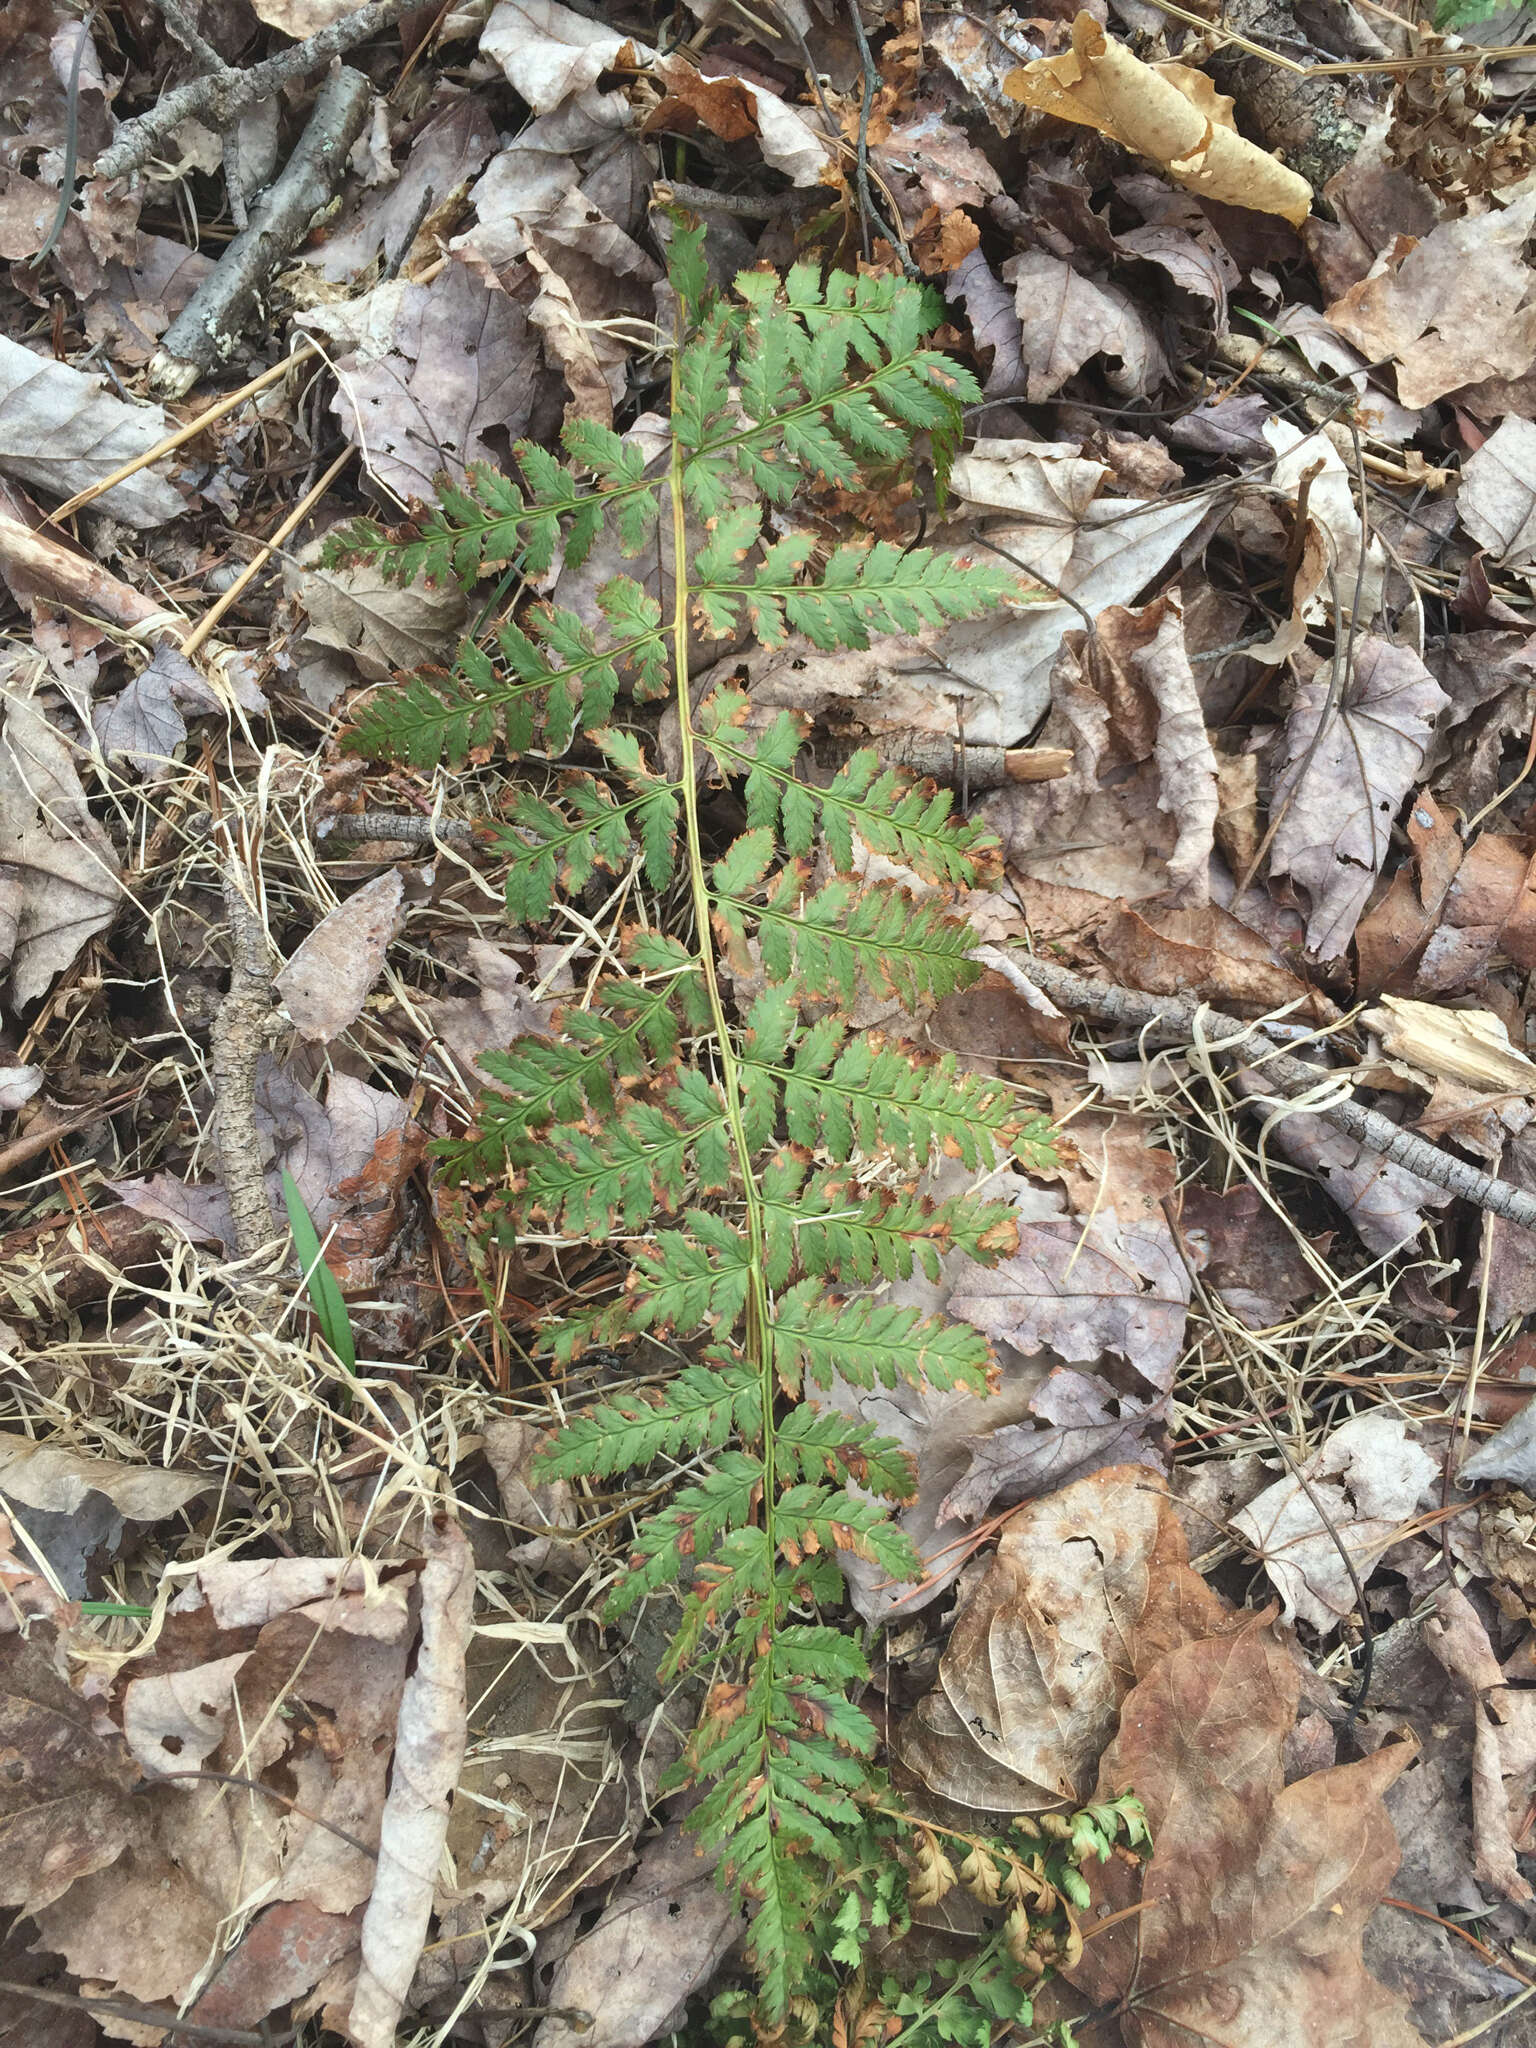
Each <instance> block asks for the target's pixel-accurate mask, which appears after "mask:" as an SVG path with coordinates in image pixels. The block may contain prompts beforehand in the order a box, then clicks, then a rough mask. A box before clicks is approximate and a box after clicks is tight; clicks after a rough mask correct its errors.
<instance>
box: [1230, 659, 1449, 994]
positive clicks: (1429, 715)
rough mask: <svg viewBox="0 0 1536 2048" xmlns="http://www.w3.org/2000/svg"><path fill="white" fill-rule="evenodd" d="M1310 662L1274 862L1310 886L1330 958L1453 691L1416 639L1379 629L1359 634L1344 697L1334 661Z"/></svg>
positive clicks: (1322, 951)
mask: <svg viewBox="0 0 1536 2048" xmlns="http://www.w3.org/2000/svg"><path fill="white" fill-rule="evenodd" d="M1297 660H1298V666H1300V664H1301V661H1302V660H1303V657H1302V656H1298V657H1297ZM1308 666H1309V667H1310V669H1311V673H1310V674H1307V675H1305V677H1304V680H1303V681H1302V682H1301V683H1300V684H1299V685H1298V688H1297V691H1296V699H1295V703H1294V705H1293V707H1292V710H1291V715H1290V718H1289V720H1288V722H1287V724H1286V729H1285V739H1284V742H1283V748H1282V754H1281V761H1280V766H1279V769H1278V772H1277V774H1276V777H1275V786H1274V793H1273V795H1272V797H1271V799H1270V816H1271V818H1272V819H1276V820H1278V823H1277V826H1276V830H1275V836H1274V840H1273V842H1272V844H1271V847H1270V856H1269V868H1270V873H1271V875H1272V876H1281V875H1286V876H1289V877H1290V879H1291V881H1292V882H1293V883H1294V884H1296V885H1297V886H1298V887H1300V888H1302V889H1304V890H1305V891H1306V892H1307V897H1308V901H1309V906H1310V908H1309V912H1308V917H1307V944H1308V946H1309V947H1310V949H1311V950H1312V951H1313V952H1314V953H1315V954H1316V955H1317V957H1318V958H1319V959H1322V960H1332V959H1336V958H1338V956H1339V955H1340V954H1342V953H1343V951H1344V949H1345V947H1346V946H1347V945H1348V944H1349V941H1350V938H1351V936H1352V934H1353V932H1354V929H1355V925H1356V922H1357V921H1358V919H1359V916H1360V913H1361V912H1362V911H1363V910H1364V908H1365V905H1366V901H1367V899H1368V897H1369V896H1370V892H1371V884H1372V881H1373V880H1374V878H1375V876H1376V875H1377V873H1378V872H1379V871H1380V868H1381V864H1382V862H1383V860H1384V859H1385V857H1386V852H1387V848H1388V846H1389V844H1390V843H1391V836H1392V824H1393V820H1394V819H1395V818H1396V816H1397V811H1398V807H1399V805H1400V804H1401V803H1402V801H1403V798H1404V797H1405V796H1406V795H1407V794H1408V792H1409V790H1410V789H1411V788H1412V787H1413V785H1414V783H1415V781H1416V780H1417V778H1418V775H1419V772H1420V770H1421V769H1422V767H1423V764H1424V756H1425V751H1426V749H1427V747H1428V744H1429V739H1430V734H1431V733H1432V732H1433V730H1434V724H1435V720H1436V719H1437V718H1438V716H1439V715H1440V713H1441V712H1442V711H1443V710H1444V709H1445V708H1446V706H1447V704H1448V703H1449V701H1450V700H1449V698H1447V696H1446V694H1445V692H1444V691H1443V690H1442V689H1441V688H1440V685H1439V684H1438V683H1437V682H1436V681H1435V679H1434V677H1433V676H1432V675H1431V674H1430V673H1429V670H1428V669H1427V668H1426V667H1425V666H1424V664H1423V662H1422V661H1420V659H1419V657H1418V656H1417V655H1416V654H1415V653H1414V652H1413V650H1412V649H1411V648H1409V647H1401V646H1396V645H1394V644H1393V642H1391V641H1390V640H1384V639H1382V638H1381V637H1380V636H1379V635H1376V634H1370V635H1368V636H1366V637H1365V638H1363V639H1361V640H1360V641H1359V642H1358V644H1357V646H1356V650H1355V660H1354V663H1353V669H1352V673H1351V674H1350V675H1349V676H1348V677H1347V678H1346V679H1345V682H1344V687H1343V690H1342V692H1341V693H1340V697H1339V701H1338V703H1337V704H1335V703H1333V702H1332V698H1331V682H1332V667H1331V664H1329V663H1327V662H1310V663H1309V664H1308ZM1320 727H1321V728H1322V731H1321V735H1319V728H1320Z"/></svg>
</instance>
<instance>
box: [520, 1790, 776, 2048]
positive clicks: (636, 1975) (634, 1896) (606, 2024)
mask: <svg viewBox="0 0 1536 2048" xmlns="http://www.w3.org/2000/svg"><path fill="white" fill-rule="evenodd" d="M740 1934H741V1917H740V1914H739V1913H738V1912H737V1910H736V1909H735V1907H734V1906H733V1905H732V1903H731V1901H730V1899H729V1898H728V1897H727V1896H726V1895H725V1893H724V1892H722V1890H721V1889H720V1887H719V1886H718V1885H717V1884H716V1883H715V1873H714V1862H713V1859H712V1858H706V1857H705V1856H704V1855H703V1854H702V1853H701V1852H700V1850H699V1847H698V1844H697V1842H696V1841H695V1840H694V1838H693V1836H692V1835H690V1834H687V1833H685V1832H684V1830H683V1829H682V1828H681V1827H680V1826H679V1825H678V1823H677V1822H676V1821H673V1822H671V1823H669V1825H668V1826H667V1827H666V1828H665V1829H664V1830H663V1832H662V1833H661V1834H660V1835H659V1836H658V1837H657V1838H656V1840H655V1841H654V1842H652V1843H651V1844H650V1845H649V1847H648V1848H647V1849H646V1852H645V1854H644V1856H642V1858H641V1859H640V1868H639V1869H638V1870H637V1871H636V1872H635V1874H634V1875H633V1877H630V1878H626V1879H625V1881H624V1883H623V1884H621V1885H620V1886H619V1888H618V1889H617V1891H615V1893H614V1894H613V1896H612V1898H611V1899H610V1900H609V1901H608V1904H607V1905H606V1906H605V1907H604V1909H603V1915H602V1918H601V1919H600V1920H599V1921H598V1923H597V1925H596V1926H595V1927H594V1928H593V1929H592V1931H591V1932H590V1933H589V1934H584V1935H581V1936H580V1937H578V1939H577V1940H576V1941H575V1942H574V1943H573V1945H572V1947H571V1949H570V1952H569V1953H568V1954H567V1955H566V1956H564V1957H563V1958H562V1960H561V1962H560V1965H559V1967H558V1968H557V1970H556V1971H555V1975H554V1980H553V1982H552V1983H551V1985H550V1989H549V2003H550V2004H551V2005H555V2006H560V2007H563V2008H566V2009H567V2010H569V2009H570V2008H572V2007H575V2008H577V2009H579V2010H580V2011H581V2012H583V2013H590V2014H591V2022H590V2024H589V2025H585V2026H582V2025H577V2024H573V2022H572V2020H571V2019H569V2018H567V2017H565V2016H564V2014H551V2016H550V2017H549V2018H548V2019H546V2020H544V2021H542V2022H541V2024H540V2026H539V2030H538V2033H537V2034H536V2035H535V2036H534V2041H535V2048H577V2044H578V2043H579V2044H581V2048H644V2044H645V2043H646V2042H647V2041H653V2040H655V2039H657V2037H658V2036H659V2035H662V2034H664V2033H666V2031H667V2029H668V2028H669V2026H672V2025H674V2024H676V2021H675V2020H674V2017H673V2016H674V2015H675V2014H678V2013H680V2012H681V2010H682V2008H683V2005H684V2002H685V2001H686V2000H687V1999H688V1998H689V1997H690V1996H691V1995H692V1994H693V1993H694V1992H695V1991H698V1990H700V1989H702V1987H703V1986H704V1985H706V1984H707V1983H708V1982H709V1980H710V1977H711V1976H712V1975H713V1973H714V1971H715V1969H716V1967H717V1966H718V1964H719V1963H720V1962H721V1961H722V1959H723V1958H724V1957H725V1956H726V1955H727V1954H728V1953H729V1951H730V1949H731V1947H732V1946H733V1944H734V1943H735V1942H736V1941H737V1940H738V1938H739V1937H740Z"/></svg>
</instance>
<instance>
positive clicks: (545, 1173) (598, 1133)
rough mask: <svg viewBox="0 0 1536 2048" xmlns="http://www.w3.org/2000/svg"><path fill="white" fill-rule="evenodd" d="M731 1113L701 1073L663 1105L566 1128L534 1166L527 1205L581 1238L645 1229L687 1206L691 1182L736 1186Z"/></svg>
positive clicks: (685, 1080) (713, 1189) (709, 1187)
mask: <svg viewBox="0 0 1536 2048" xmlns="http://www.w3.org/2000/svg"><path fill="white" fill-rule="evenodd" d="M726 1123H727V1119H726V1114H725V1110H724V1108H723V1106H722V1104H721V1102H720V1099H719V1097H718V1095H717V1094H716V1093H715V1091H714V1089H713V1087H712V1086H711V1084H710V1083H709V1082H707V1081H705V1080H704V1079H703V1078H702V1076H698V1075H692V1074H689V1073H687V1072H684V1073H683V1074H681V1075H680V1076H679V1078H678V1080H677V1081H676V1082H674V1083H673V1085H672V1086H671V1087H670V1088H668V1089H667V1091H666V1093H665V1096H664V1097H663V1100H662V1102H661V1103H659V1104H658V1103H650V1102H637V1103H633V1104H632V1105H631V1106H630V1107H629V1108H628V1109H626V1110H624V1111H623V1112H622V1114H620V1115H619V1116H617V1117H615V1118H614V1119H613V1120H612V1121H611V1122H610V1123H607V1124H605V1125H604V1126H603V1127H602V1128H600V1129H592V1130H583V1129H580V1128H579V1127H577V1126H574V1125H568V1126H566V1127H565V1128H564V1129H563V1130H562V1131H561V1132H560V1133H559V1136H558V1138H557V1139H554V1140H552V1141H551V1143H550V1144H549V1145H548V1146H544V1147H540V1148H539V1150H538V1152H537V1153H536V1154H535V1156H534V1158H533V1160H532V1161H531V1163H530V1165H529V1168H528V1204H529V1207H530V1209H531V1210H532V1211H533V1213H534V1214H535V1215H537V1216H542V1217H544V1218H546V1219H547V1220H548V1221H549V1222H550V1223H552V1224H554V1225H556V1226H557V1227H558V1228H560V1229H562V1230H567V1231H570V1232H571V1233H573V1234H574V1235H575V1236H577V1237H595V1238H604V1237H607V1236H608V1235H609V1234H610V1233H611V1232H612V1230H613V1228H614V1225H615V1224H616V1223H618V1222H622V1223H623V1224H624V1226H625V1228H626V1229H629V1230H636V1229H639V1228H640V1227H641V1225H642V1224H644V1223H645V1222H646V1221H648V1220H649V1218H650V1217H651V1216H652V1215H653V1213H654V1212H655V1211H656V1210H658V1209H664V1210H675V1209H680V1208H681V1207H682V1206H683V1200H684V1196H685V1192H686V1190H687V1188H688V1186H689V1182H690V1179H691V1180H692V1182H693V1184H694V1185H696V1186H697V1187H698V1188H699V1189H700V1190H701V1191H703V1192H704V1193H706V1194H708V1193H715V1194H718V1193H720V1192H721V1191H722V1190H723V1189H725V1188H726V1187H727V1186H728V1185H729V1183H730V1177H731V1175H730V1154H729V1149H728V1140H727V1136H726Z"/></svg>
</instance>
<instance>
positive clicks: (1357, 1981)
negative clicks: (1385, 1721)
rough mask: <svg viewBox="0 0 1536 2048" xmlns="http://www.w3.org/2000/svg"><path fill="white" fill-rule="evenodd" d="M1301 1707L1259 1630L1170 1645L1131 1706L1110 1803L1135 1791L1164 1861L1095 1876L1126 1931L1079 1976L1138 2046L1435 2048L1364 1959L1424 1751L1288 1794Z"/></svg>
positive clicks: (1292, 1680)
mask: <svg viewBox="0 0 1536 2048" xmlns="http://www.w3.org/2000/svg"><path fill="white" fill-rule="evenodd" d="M1298 1693H1299V1678H1298V1674H1297V1670H1296V1666H1295V1664H1294V1662H1293V1660H1292V1658H1291V1656H1290V1654H1289V1653H1288V1651H1287V1650H1286V1649H1285V1648H1284V1647H1283V1646H1282V1645H1281V1644H1280V1643H1279V1642H1278V1641H1276V1639H1275V1637H1274V1635H1273V1634H1272V1633H1271V1631H1270V1630H1269V1629H1268V1628H1267V1627H1266V1626H1265V1625H1264V1623H1263V1621H1262V1620H1258V1621H1251V1622H1250V1623H1249V1625H1248V1626H1247V1627H1246V1628H1244V1629H1242V1630H1241V1631H1240V1632H1238V1633H1235V1634H1227V1635H1214V1634H1209V1635H1207V1636H1205V1637H1204V1638H1203V1639H1202V1640H1198V1641H1194V1642H1187V1643H1185V1644H1183V1645H1182V1646H1181V1647H1178V1648H1175V1649H1173V1650H1172V1651H1171V1652H1170V1653H1169V1654H1168V1655H1167V1656H1164V1657H1162V1658H1160V1659H1159V1660H1158V1661H1157V1662H1156V1663H1155V1664H1154V1665H1152V1667H1151V1668H1150V1670H1148V1671H1147V1672H1146V1674H1145V1675H1144V1676H1143V1677H1142V1679H1141V1682H1140V1683H1139V1684H1138V1685H1137V1686H1136V1689H1135V1691H1134V1692H1132V1693H1131V1695H1130V1696H1129V1698H1128V1699H1127V1700H1126V1701H1125V1703H1124V1706H1123V1709H1122V1712H1121V1717H1120V1732H1119V1734H1118V1736H1117V1737H1116V1739H1115V1741H1114V1742H1113V1743H1112V1744H1111V1746H1110V1748H1109V1750H1108V1751H1107V1753H1106V1755H1105V1757H1104V1761H1103V1764H1102V1766H1101V1768H1100V1771H1099V1782H1098V1788H1097V1795H1096V1796H1097V1797H1099V1798H1101V1799H1104V1798H1111V1797H1114V1796H1116V1795H1118V1794H1119V1793H1121V1792H1126V1791H1130V1790H1132V1789H1134V1790H1135V1793H1136V1796H1137V1797H1138V1798H1139V1799H1140V1800H1141V1802H1142V1804H1143V1806H1144V1807H1145V1808H1146V1812H1147V1820H1148V1823H1149V1825H1150V1827H1151V1831H1152V1839H1153V1841H1154V1842H1155V1843H1156V1845H1157V1847H1156V1854H1155V1855H1154V1856H1153V1857H1152V1858H1151V1860H1150V1861H1149V1862H1147V1863H1144V1864H1142V1865H1141V1866H1140V1867H1139V1868H1138V1869H1135V1870H1133V1869H1132V1868H1131V1867H1130V1866H1129V1865H1127V1864H1125V1863H1122V1862H1120V1861H1119V1860H1118V1859H1115V1858H1111V1860H1110V1862H1109V1863H1108V1864H1106V1865H1105V1866H1103V1868H1102V1870H1101V1871H1099V1872H1097V1873H1095V1875H1094V1877H1093V1889H1094V1903H1095V1907H1096V1908H1097V1909H1099V1910H1100V1911H1101V1912H1102V1911H1108V1912H1115V1911H1118V1910H1120V1909H1122V1908H1124V1909H1129V1910H1128V1912H1127V1917H1126V1918H1125V1919H1124V1920H1122V1921H1121V1922H1120V1923H1119V1924H1118V1925H1117V1926H1115V1927H1112V1928H1109V1929H1108V1930H1107V1931H1106V1932H1105V1933H1103V1934H1101V1935H1099V1936H1097V1937H1096V1938H1095V1939H1094V1940H1092V1941H1089V1942H1087V1943H1086V1944H1085V1946H1084V1949H1083V1954H1082V1957H1081V1959H1080V1960H1079V1961H1078V1962H1076V1963H1075V1964H1074V1965H1073V1966H1072V1967H1071V1968H1070V1969H1069V1970H1068V1971H1067V1972H1066V1974H1067V1976H1068V1977H1069V1979H1070V1981H1071V1983H1072V1984H1073V1986H1074V1987H1075V1989H1076V1990H1077V1991H1078V1992H1080V1993H1081V1994H1082V1995H1083V1996H1084V1997H1085V1998H1087V1999H1090V2000H1091V2001H1092V2002H1093V2004H1094V2005H1095V2006H1098V2007H1101V2008H1103V2009H1105V2010H1106V2011H1109V2012H1112V2013H1113V2015H1114V2019H1113V2023H1112V2024H1113V2026H1114V2029H1115V2031H1114V2032H1113V2033H1112V2034H1111V2036H1110V2038H1111V2039H1112V2040H1113V2041H1115V2042H1118V2043H1121V2044H1124V2048H1278V2044H1279V2043H1280V2042H1282V2041H1283V2042H1285V2043H1287V2044H1292V2043H1294V2044H1297V2048H1300V2044H1302V2043H1307V2044H1308V2048H1311V2044H1314V2043H1315V2044H1316V2048H1325V2044H1326V2048H1422V2040H1423V2037H1422V2036H1421V2035H1420V2034H1419V2032H1418V2030H1417V2029H1416V2028H1415V2027H1414V2026H1412V2025H1411V2023H1410V2022H1409V2019H1408V2016H1407V2006H1406V2004H1405V2002H1404V2001H1403V2000H1402V1999H1401V1998H1400V1997H1398V1996H1397V1995H1396V1994H1395V1993H1393V1992H1389V1991H1387V1990H1386V1989H1385V1988H1384V1987H1383V1986H1382V1985H1381V1984H1379V1983H1377V1981H1376V1980H1375V1979H1374V1978H1373V1977H1372V1976H1371V1975H1370V1974H1369V1973H1368V1971H1367V1970H1366V1967H1365V1963H1364V1961H1363V1959H1362V1956H1361V1951H1360V1937H1361V1933H1362V1930H1363V1928H1364V1926H1365V1923H1366V1921H1367V1920H1368V1919H1369V1917H1370V1915H1371V1914H1372V1912H1373V1911H1374V1910H1375V1908H1376V1906H1377V1905H1378V1904H1379V1903H1380V1900H1381V1897H1382V1894H1383V1893H1384V1892H1385V1891H1386V1889H1387V1886H1388V1884H1389V1883H1390V1881H1391V1878H1392V1874H1393V1872H1394V1871H1395V1870H1396V1868H1397V1864H1398V1854H1399V1852H1398V1845H1397V1837H1396V1836H1395V1835H1394V1834H1393V1832H1392V1824H1391V1822H1390V1821H1389V1820H1388V1818H1387V1814H1386V1809H1385V1808H1384V1806H1383V1805H1382V1794H1383V1793H1384V1792H1385V1791H1386V1789H1387V1787H1388V1786H1389V1785H1390V1784H1391V1783H1392V1781H1393V1780H1394V1779H1395V1778H1396V1777H1397V1775H1398V1773H1399V1772H1400V1771H1401V1770H1402V1769H1403V1768H1404V1766H1405V1765H1406V1764H1407V1763H1408V1761H1409V1759H1410V1758H1411V1756H1412V1754H1413V1745H1412V1744H1411V1743H1397V1744H1394V1745H1391V1746H1389V1747H1388V1748H1386V1749H1382V1750H1379V1751H1378V1752H1377V1753H1376V1755H1375V1756H1372V1757H1368V1758H1366V1759H1365V1761H1364V1762H1362V1763H1353V1764H1343V1765H1339V1766H1336V1767H1335V1768H1333V1769H1331V1770H1324V1771H1319V1772H1317V1773H1315V1774H1314V1775H1313V1776H1311V1777H1308V1778H1302V1779H1300V1780H1299V1781H1298V1782H1297V1783H1295V1784H1292V1785H1287V1784H1286V1783H1285V1775H1284V1766H1283V1761H1282V1749H1283V1746H1284V1743H1285V1738H1286V1736H1287V1735H1288V1734H1289V1732H1290V1729H1291V1726H1292V1724H1293V1722H1294V1721H1295V1718H1296V1704H1297V1698H1298ZM1138 1908H1139V1910H1137V1909H1138ZM1086 1924H1087V1925H1089V1926H1091V1925H1092V1922H1091V1920H1090V1921H1088V1922H1087V1923H1086Z"/></svg>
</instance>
